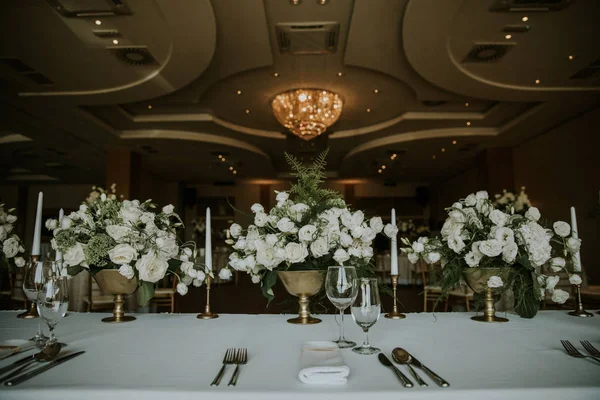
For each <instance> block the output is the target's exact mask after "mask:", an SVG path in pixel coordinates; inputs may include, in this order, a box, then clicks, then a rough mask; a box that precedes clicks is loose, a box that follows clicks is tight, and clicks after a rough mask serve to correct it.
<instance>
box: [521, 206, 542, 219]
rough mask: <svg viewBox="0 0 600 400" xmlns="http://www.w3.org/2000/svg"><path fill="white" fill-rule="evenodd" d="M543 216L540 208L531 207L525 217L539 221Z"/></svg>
mask: <svg viewBox="0 0 600 400" xmlns="http://www.w3.org/2000/svg"><path fill="white" fill-rule="evenodd" d="M541 216H542V214H540V210H538V209H537V207H531V208H530V209H529V210H527V211H526V212H525V218H527V219H528V220H530V221H534V222H537V221H539V219H540V217H541Z"/></svg>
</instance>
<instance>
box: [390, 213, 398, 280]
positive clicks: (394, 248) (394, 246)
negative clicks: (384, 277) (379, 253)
mask: <svg viewBox="0 0 600 400" xmlns="http://www.w3.org/2000/svg"><path fill="white" fill-rule="evenodd" d="M392 225H393V226H396V209H394V208H392ZM391 246H392V272H391V274H392V275H398V238H397V234H395V235H394V237H392V242H391Z"/></svg>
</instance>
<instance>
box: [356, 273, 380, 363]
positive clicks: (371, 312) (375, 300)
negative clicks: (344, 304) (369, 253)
mask: <svg viewBox="0 0 600 400" xmlns="http://www.w3.org/2000/svg"><path fill="white" fill-rule="evenodd" d="M350 309H351V311H352V318H353V319H354V322H356V324H357V325H358V326H360V327H361V328H362V330H363V332H364V333H365V340H364V341H363V344H362V345H361V346H360V347H355V348H353V349H352V351H354V352H356V353H359V354H374V353H378V352H379V351H380V350H379V349H378V348H376V347H372V346H371V344H370V343H369V328H371V327H372V326H373V325H375V323H376V322H377V320H378V319H379V315H380V313H381V301H380V299H379V290H378V289H377V279H375V278H360V279H359V280H358V295H357V296H356V300H354V303H353V304H352V307H351V308H350Z"/></svg>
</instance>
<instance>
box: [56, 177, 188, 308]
mask: <svg viewBox="0 0 600 400" xmlns="http://www.w3.org/2000/svg"><path fill="white" fill-rule="evenodd" d="M93 189H94V191H93V192H92V193H91V194H90V196H89V197H88V198H87V201H86V203H84V204H82V205H81V206H80V207H79V210H78V211H76V212H72V213H71V214H69V215H68V216H64V217H63V218H62V219H61V220H60V221H58V220H56V219H49V220H47V221H46V227H47V228H48V229H50V230H51V231H52V232H53V235H54V238H53V239H52V247H53V248H54V249H55V250H57V251H60V252H61V253H62V254H63V260H64V261H63V262H64V264H65V265H66V268H67V271H68V273H69V275H71V276H74V275H76V274H78V273H79V272H81V271H82V270H83V269H88V270H89V271H90V273H91V274H92V275H95V274H96V273H98V272H99V271H102V270H106V269H109V270H110V269H113V270H118V271H119V273H120V274H121V275H123V276H124V277H126V278H127V279H133V278H134V277H136V278H137V281H138V285H139V289H140V291H141V296H140V302H141V303H142V304H146V303H147V302H148V301H149V300H150V299H151V298H152V297H153V295H154V289H155V285H156V283H157V282H158V281H160V280H161V279H163V278H164V277H165V275H166V274H168V273H172V274H175V275H177V276H179V275H183V274H182V270H188V269H190V268H191V269H193V263H192V262H191V261H189V259H190V258H191V257H192V255H193V250H192V249H191V248H189V247H187V246H179V245H178V242H177V237H176V233H177V230H178V229H180V228H181V227H182V226H183V223H182V222H181V219H180V218H179V216H178V215H177V214H176V213H175V212H174V208H173V206H172V205H168V206H165V207H163V208H162V210H160V211H159V212H158V213H155V212H154V209H155V208H156V205H154V204H153V203H152V202H151V200H147V201H145V202H143V203H141V202H140V201H138V200H132V201H129V200H124V201H120V200H119V199H117V196H116V195H115V194H114V187H113V193H107V192H105V191H104V190H102V189H100V188H93ZM190 264H191V265H190ZM186 282H188V284H189V282H190V279H186V280H184V279H181V280H180V283H179V284H178V286H177V291H178V292H179V293H180V294H182V295H184V294H185V293H187V286H186Z"/></svg>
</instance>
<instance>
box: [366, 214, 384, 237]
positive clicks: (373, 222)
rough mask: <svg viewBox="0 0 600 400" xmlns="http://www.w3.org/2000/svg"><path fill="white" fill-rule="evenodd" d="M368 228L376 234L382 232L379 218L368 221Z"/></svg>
mask: <svg viewBox="0 0 600 400" xmlns="http://www.w3.org/2000/svg"><path fill="white" fill-rule="evenodd" d="M369 226H370V227H371V229H373V230H374V231H375V232H376V233H379V232H381V231H382V230H383V221H382V220H381V217H373V218H371V220H370V221H369Z"/></svg>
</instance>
